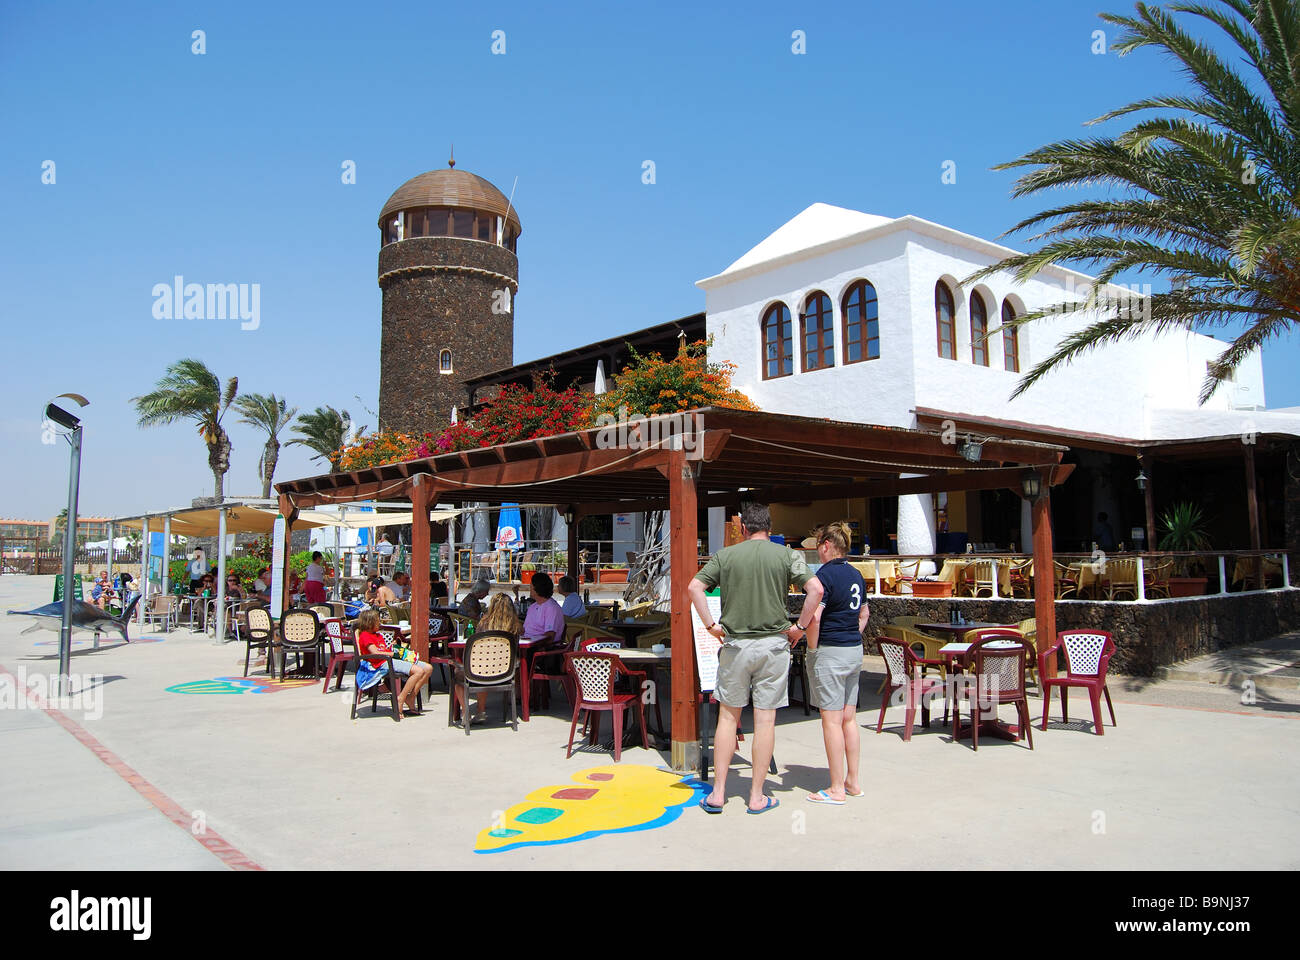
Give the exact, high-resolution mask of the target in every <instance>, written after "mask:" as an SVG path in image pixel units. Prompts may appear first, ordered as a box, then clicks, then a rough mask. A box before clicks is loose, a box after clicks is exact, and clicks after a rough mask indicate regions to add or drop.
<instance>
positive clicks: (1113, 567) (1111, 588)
mask: <svg viewBox="0 0 1300 960" xmlns="http://www.w3.org/2000/svg"><path fill="white" fill-rule="evenodd" d="M1106 566H1107V571H1108V572H1109V574H1110V577H1109V580H1108V582H1107V585H1106V599H1107V600H1114V599H1115V598H1116V597H1118V596H1120V595H1122V594H1128V595H1129V596H1131V597H1132V598H1133V599H1134V600H1136V599H1137V589H1138V586H1137V561H1136V560H1112V561H1110V563H1108V564H1107V565H1106Z"/></svg>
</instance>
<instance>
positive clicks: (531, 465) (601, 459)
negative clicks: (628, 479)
mask: <svg viewBox="0 0 1300 960" xmlns="http://www.w3.org/2000/svg"><path fill="white" fill-rule="evenodd" d="M666 456H667V453H666V452H665V451H662V450H642V451H634V452H632V453H629V452H628V451H627V450H584V451H582V452H579V453H562V454H557V455H555V456H552V457H546V458H545V459H540V458H538V459H533V460H520V461H516V462H512V463H491V464H486V465H482V466H475V467H470V468H467V469H464V470H457V471H450V472H446V473H440V474H438V483H439V485H440V486H444V487H446V488H447V492H448V493H457V494H463V493H464V491H465V490H471V489H474V488H477V487H500V486H507V485H515V484H545V483H555V482H557V481H563V480H567V479H572V478H575V477H576V475H578V474H582V475H583V476H588V477H590V476H596V475H599V474H601V473H605V472H619V473H625V472H628V471H632V470H641V469H646V468H649V467H655V466H657V465H658V464H659V463H661V462H663V460H664V458H665V457H666Z"/></svg>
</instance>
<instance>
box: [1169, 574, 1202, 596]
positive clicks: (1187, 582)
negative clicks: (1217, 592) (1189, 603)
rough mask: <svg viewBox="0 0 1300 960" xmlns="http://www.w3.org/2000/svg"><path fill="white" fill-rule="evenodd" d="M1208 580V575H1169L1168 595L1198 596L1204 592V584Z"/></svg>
mask: <svg viewBox="0 0 1300 960" xmlns="http://www.w3.org/2000/svg"><path fill="white" fill-rule="evenodd" d="M1209 582H1210V580H1209V578H1208V577H1170V578H1169V596H1171V597H1200V596H1203V595H1204V594H1205V587H1206V584H1208V583H1209Z"/></svg>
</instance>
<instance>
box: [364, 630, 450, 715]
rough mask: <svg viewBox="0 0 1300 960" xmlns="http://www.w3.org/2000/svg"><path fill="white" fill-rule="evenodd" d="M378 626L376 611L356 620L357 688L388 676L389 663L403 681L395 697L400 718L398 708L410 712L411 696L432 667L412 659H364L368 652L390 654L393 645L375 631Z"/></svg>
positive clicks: (426, 681) (420, 685) (423, 682)
mask: <svg viewBox="0 0 1300 960" xmlns="http://www.w3.org/2000/svg"><path fill="white" fill-rule="evenodd" d="M379 623H380V620H379V611H378V610H363V611H361V616H360V617H358V618H357V655H358V656H360V657H362V659H361V660H359V661H358V662H357V686H359V687H360V688H361V689H362V690H369V689H370V688H371V687H373V686H374V685H375V684H377V683H379V682H380V681H381V680H383V679H384V677H385V676H387V675H388V670H389V664H390V663H391V664H392V669H393V670H394V671H395V672H396V673H397V674H398V675H399V676H402V677H404V678H405V679H404V680H403V682H402V688H401V690H400V691H399V692H398V695H397V708H398V713H399V715H400V714H401V712H402V708H405V709H407V710H412V709H414V707H415V696H416V694H417V693H419V692H420V689H421V688H422V687H423V686H424V685H425V684H426V683H428V682H429V678H430V677H431V676H433V666H432V665H431V664H428V663H425V662H424V661H423V660H416V661H415V662H411V661H407V660H391V661H390V660H385V659H382V658H374V657H366V656H365V654H368V653H392V652H393V646H392V644H391V643H389V641H388V638H387V637H385V636H384V635H383V634H382V633H380V632H379Z"/></svg>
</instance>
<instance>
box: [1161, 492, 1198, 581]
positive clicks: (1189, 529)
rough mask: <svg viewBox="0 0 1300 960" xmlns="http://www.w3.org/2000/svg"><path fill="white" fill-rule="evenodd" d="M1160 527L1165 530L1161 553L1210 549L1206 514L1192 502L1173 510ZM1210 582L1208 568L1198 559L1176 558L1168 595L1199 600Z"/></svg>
mask: <svg viewBox="0 0 1300 960" xmlns="http://www.w3.org/2000/svg"><path fill="white" fill-rule="evenodd" d="M1160 526H1161V528H1162V529H1163V530H1164V531H1165V533H1164V536H1162V537H1161V538H1160V544H1159V546H1160V549H1161V550H1172V551H1178V552H1183V551H1188V552H1190V551H1193V550H1208V549H1209V548H1210V536H1209V534H1208V533H1207V532H1206V530H1205V514H1204V513H1203V512H1202V511H1201V508H1200V507H1199V506H1197V505H1196V504H1194V503H1192V502H1190V501H1186V500H1185V501H1183V502H1182V503H1175V504H1174V505H1173V506H1172V507H1170V508H1169V509H1168V510H1167V511H1166V512H1165V514H1164V516H1162V517H1161V518H1160ZM1208 582H1209V578H1207V577H1206V575H1205V565H1204V564H1202V563H1201V561H1200V559H1199V558H1197V557H1177V558H1175V559H1174V576H1172V577H1170V578H1169V595H1170V596H1171V597H1199V596H1201V595H1202V594H1204V593H1205V586H1206V584H1207V583H1208Z"/></svg>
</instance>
